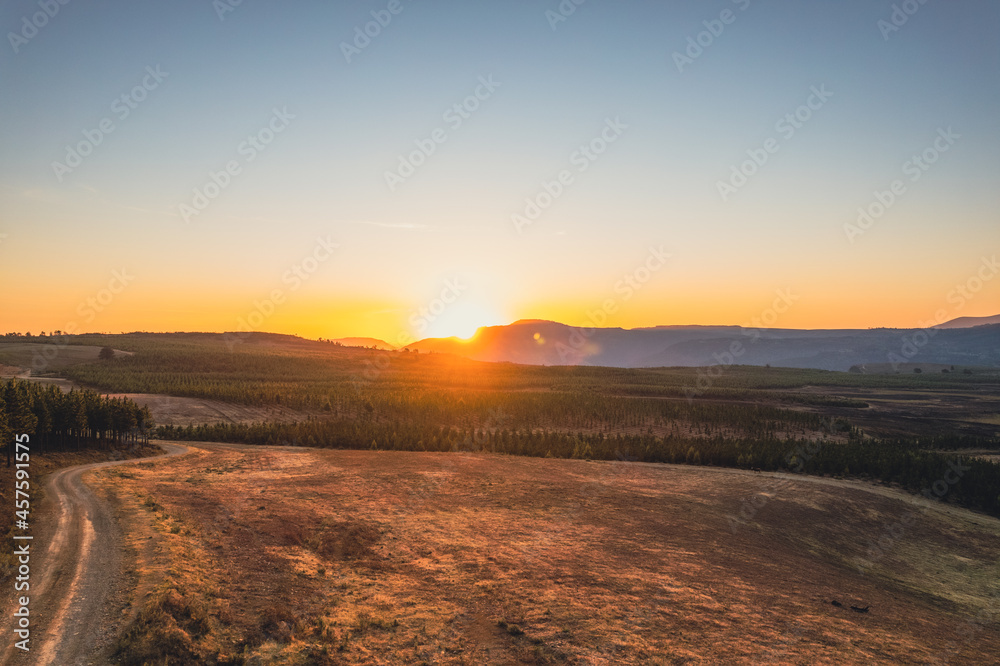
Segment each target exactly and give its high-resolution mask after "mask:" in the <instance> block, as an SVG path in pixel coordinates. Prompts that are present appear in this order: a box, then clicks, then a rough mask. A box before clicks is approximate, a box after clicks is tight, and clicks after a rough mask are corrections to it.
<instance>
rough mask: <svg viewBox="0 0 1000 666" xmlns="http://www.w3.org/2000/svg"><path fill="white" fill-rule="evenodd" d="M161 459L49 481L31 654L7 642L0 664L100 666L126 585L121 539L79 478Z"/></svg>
mask: <svg viewBox="0 0 1000 666" xmlns="http://www.w3.org/2000/svg"><path fill="white" fill-rule="evenodd" d="M161 446H163V447H164V448H165V449H166V450H167V455H168V456H176V455H180V454H183V453H186V452H187V448H186V447H184V446H180V445H176V444H167V443H162V444H161ZM162 457H163V456H157V457H155V458H135V459H131V460H121V461H110V462H103V463H93V464H89V465H80V466H78V467H70V468H68V469H63V470H60V471H58V472H55V473H53V474H52V475H51V476H50V477H49V478H48V479H47V481H46V483H45V491H46V495H45V500H44V504H45V507H44V508H43V510H42V511H41V513H42V514H43V515H45V516H46V518H44V519H42V520H40V521H39V522H38V524H37V525H36V526H35V530H34V537H35V538H34V540H33V541H32V551H33V552H32V557H31V564H32V572H31V581H30V582H31V589H30V598H31V619H32V622H31V627H32V635H31V642H30V643H29V646H30V648H31V649H30V651H29V652H27V653H25V652H23V651H21V650H19V649H16V648H15V647H14V645H13V641H12V640H11V641H5V643H6V645H4V646H3V647H2V648H0V650H2V653H0V657H2V659H0V663H3V664H32V665H33V666H35V665H37V666H48V665H50V664H51V665H54V666H75V665H77V664H92V663H102V662H100V661H95V659H96V658H97V657H96V655H97V654H98V653H99V652H100V651H101V650H102V649H103V648H104V647H106V643H107V642H108V640H109V639H111V638H113V636H111V635H109V629H110V628H111V627H113V626H114V623H113V619H114V618H113V617H112V615H113V613H114V606H115V605H114V604H112V603H109V602H110V600H111V599H112V597H113V595H114V594H115V592H117V591H119V590H118V588H119V586H120V585H121V583H122V575H121V574H122V571H121V564H122V553H121V535H120V534H119V531H120V530H119V529H118V526H117V524H116V522H115V520H114V519H113V518H112V514H111V510H110V508H109V507H108V506H107V505H106V504H105V503H104V502H101V501H100V500H98V499H97V497H95V495H94V493H93V492H92V491H91V490H90V488H88V487H87V486H86V485H85V484H84V483H83V481H82V480H81V477H82V475H83V474H84V473H86V472H88V471H90V470H93V469H99V468H102V467H110V466H113V465H128V464H131V463H136V462H141V461H143V460H151V459H157V458H162ZM4 617H7V618H9V617H11V614H10V613H5V614H4ZM36 632H37V633H36Z"/></svg>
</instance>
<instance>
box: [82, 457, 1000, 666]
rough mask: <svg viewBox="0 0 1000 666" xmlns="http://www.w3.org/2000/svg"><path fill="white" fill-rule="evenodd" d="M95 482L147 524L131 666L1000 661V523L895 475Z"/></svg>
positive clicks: (406, 460) (371, 464)
mask: <svg viewBox="0 0 1000 666" xmlns="http://www.w3.org/2000/svg"><path fill="white" fill-rule="evenodd" d="M94 481H95V482H96V485H97V486H98V487H99V488H100V489H102V490H100V491H99V492H103V493H105V494H106V495H107V496H108V497H110V498H112V500H113V503H114V505H115V506H116V507H117V510H118V511H119V512H120V515H121V516H122V519H123V520H125V522H126V527H127V529H125V530H124V532H125V533H126V534H127V535H128V537H127V539H128V544H129V549H128V550H129V552H130V557H131V558H132V563H133V564H132V567H133V568H134V569H135V570H136V571H137V573H138V579H137V580H138V586H137V588H136V590H135V592H134V594H133V595H132V597H133V598H132V600H131V602H130V608H131V610H130V611H129V612H131V618H132V619H133V620H134V624H133V628H132V630H131V631H130V632H128V633H127V634H126V636H125V638H123V639H122V641H121V643H120V646H119V649H120V651H119V653H118V658H119V659H122V660H123V661H126V663H130V662H128V660H129V659H131V660H133V661H132V662H131V663H141V660H142V659H143V658H145V657H146V656H147V655H148V656H153V655H163V656H166V655H173V656H174V659H175V661H173V662H169V663H184V662H185V661H186V660H187V661H190V660H198V661H204V660H218V661H219V662H222V663H242V662H243V661H244V660H248V661H250V660H252V659H253V658H254V657H258V658H262V659H263V662H264V663H284V664H316V663H320V664H323V663H326V664H370V663H375V664H399V663H414V664H419V663H433V664H438V663H450V664H484V663H495V664H519V663H526V664H536V663H567V664H630V663H634V664H684V663H706V664H707V663H803V664H807V663H808V664H813V663H830V664H833V663H838V664H840V663H857V664H870V663H926V662H933V661H940V662H944V663H948V662H952V663H987V662H989V661H991V660H993V659H995V655H996V654H1000V623H998V620H1000V521H998V520H996V519H993V518H988V517H985V516H981V515H978V514H974V513H971V512H968V511H964V510H960V509H955V508H953V507H949V506H945V505H939V504H934V505H927V503H926V502H921V501H920V500H919V499H918V498H914V497H912V496H909V495H905V494H902V493H898V492H897V491H894V490H890V489H887V488H882V487H877V486H871V485H865V484H861V483H854V482H844V481H835V480H829V479H814V478H806V477H794V478H791V477H785V476H782V475H768V474H759V473H753V472H742V471H735V470H719V469H713V468H700V467H684V466H671V465H653V464H636V463H625V462H619V463H609V462H589V461H582V460H554V459H538V458H512V457H505V456H497V455H489V454H439V453H403V452H380V451H338V450H315V449H295V448H271V447H259V448H250V447H241V446H229V445H213V444H204V445H202V444H198V445H194V446H192V450H191V453H190V454H188V455H184V456H180V457H177V458H172V459H165V460H162V461H157V462H155V463H143V464H141V465H132V466H128V467H125V468H119V469H109V470H105V471H101V472H99V473H96V474H95V475H94ZM732 516H737V517H739V518H740V520H739V522H736V523H734V522H732V521H731V520H730V519H729V518H728V517H732ZM904 517H908V518H907V520H906V522H905V525H904V527H902V528H898V526H897V527H896V528H894V525H897V523H899V521H901V520H902V519H904ZM899 524H903V523H899ZM887 535H888V537H889V538H888V539H884V537H886V536H887ZM880 538H883V546H884V548H883V550H882V551H881V553H879V554H877V556H876V557H875V558H874V561H872V562H871V567H870V568H866V569H865V570H864V571H863V572H862V571H861V570H860V569H859V566H858V563H859V562H860V561H861V559H863V558H871V557H872V553H871V552H869V547H870V545H871V543H872V542H875V541H878V540H879V539H880ZM835 600H836V601H837V602H839V603H840V604H841V605H840V606H837V605H834V604H833V603H832V602H833V601H835ZM851 606H857V607H858V608H865V607H870V609H869V610H868V612H864V613H862V612H857V611H854V610H852V609H851ZM140 609H141V612H140ZM250 663H254V662H253V661H250Z"/></svg>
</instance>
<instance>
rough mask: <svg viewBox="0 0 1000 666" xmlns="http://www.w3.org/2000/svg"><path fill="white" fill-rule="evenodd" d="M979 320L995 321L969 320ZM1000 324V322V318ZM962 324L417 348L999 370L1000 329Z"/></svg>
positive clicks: (526, 359)
mask: <svg viewBox="0 0 1000 666" xmlns="http://www.w3.org/2000/svg"><path fill="white" fill-rule="evenodd" d="M978 319H994V318H968V317H963V318H962V320H978ZM996 319H997V320H998V322H1000V316H998V317H996ZM962 320H953V321H952V322H945V323H944V324H942V325H940V326H938V327H934V328H930V329H890V328H879V329H819V330H800V329H750V328H744V327H742V326H657V327H654V328H637V329H623V328H590V329H587V328H578V327H572V326H567V325H565V324H560V323H558V322H552V321H545V320H520V321H516V322H514V323H513V324H509V325H506V326H489V327H484V328H481V329H479V331H478V332H477V333H476V335H475V337H473V338H472V339H471V340H458V339H456V338H427V339H425V340H421V341H419V342H416V343H414V344H411V345H410V349H416V350H418V351H421V352H436V353H448V354H456V355H459V356H465V357H467V358H472V359H475V360H479V361H490V362H505V361H506V362H511V363H521V364H526V365H600V366H610V367H622V368H639V367H663V366H689V367H690V366H709V365H775V366H782V367H793V368H816V369H821V370H840V371H847V370H849V369H850V368H851V367H853V366H856V365H863V364H873V363H883V364H884V363H890V364H896V365H899V364H903V363H928V364H932V363H936V364H944V365H955V366H971V365H974V366H996V367H1000V323H986V324H983V325H980V324H970V325H968V326H963V325H961V323H962ZM949 324H953V325H952V326H949Z"/></svg>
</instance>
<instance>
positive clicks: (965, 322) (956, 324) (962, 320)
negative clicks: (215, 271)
mask: <svg viewBox="0 0 1000 666" xmlns="http://www.w3.org/2000/svg"><path fill="white" fill-rule="evenodd" d="M990 324H1000V315H993V316H992V317H959V318H958V319H952V320H951V321H946V322H945V323H943V324H938V325H937V326H935V327H934V328H972V327H973V326H989V325H990Z"/></svg>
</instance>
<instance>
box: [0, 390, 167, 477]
mask: <svg viewBox="0 0 1000 666" xmlns="http://www.w3.org/2000/svg"><path fill="white" fill-rule="evenodd" d="M154 425H155V424H154V421H153V417H152V415H151V414H150V412H149V408H148V407H145V406H139V405H137V404H136V403H134V402H132V401H131V400H129V399H127V398H112V397H108V396H103V395H101V394H99V393H97V392H95V391H90V390H73V391H70V392H69V393H63V392H62V391H61V390H59V388H58V387H56V386H51V385H49V386H45V385H42V384H36V383H34V382H26V381H20V380H16V379H11V380H8V381H7V382H6V383H2V384H0V441H2V442H3V445H4V448H5V449H6V451H7V463H8V466H9V464H10V454H11V450H12V448H13V444H12V442H13V440H14V435H20V434H28V435H31V448H32V450H33V451H34V452H38V453H41V452H44V451H47V450H57V449H58V450H66V449H71V448H73V449H76V450H80V449H108V448H111V447H112V446H115V445H121V444H124V443H138V442H144V443H145V442H148V437H149V433H150V431H151V429H152V428H153V427H154Z"/></svg>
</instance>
